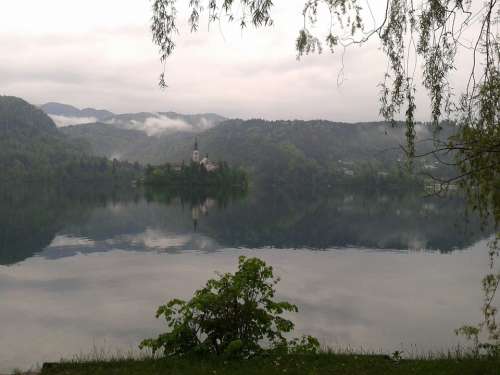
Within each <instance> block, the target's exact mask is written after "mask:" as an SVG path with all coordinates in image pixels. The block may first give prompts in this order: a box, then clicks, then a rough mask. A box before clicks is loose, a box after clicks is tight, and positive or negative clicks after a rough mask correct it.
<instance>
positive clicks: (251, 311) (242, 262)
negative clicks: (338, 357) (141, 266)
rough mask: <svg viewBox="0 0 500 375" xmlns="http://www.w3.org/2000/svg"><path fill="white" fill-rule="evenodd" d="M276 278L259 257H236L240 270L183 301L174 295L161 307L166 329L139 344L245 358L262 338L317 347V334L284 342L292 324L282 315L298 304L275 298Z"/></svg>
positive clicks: (278, 344)
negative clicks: (174, 297)
mask: <svg viewBox="0 0 500 375" xmlns="http://www.w3.org/2000/svg"><path fill="white" fill-rule="evenodd" d="M278 281H279V279H277V278H274V275H273V269H272V267H270V266H267V265H266V264H265V263H264V262H263V261H262V260H260V259H258V258H249V259H247V258H245V257H243V256H242V257H240V258H239V264H238V271H237V272H235V273H234V274H231V273H226V274H223V275H219V278H218V279H211V280H208V282H207V284H206V286H205V287H204V288H202V289H200V290H197V291H196V292H195V293H194V296H193V298H192V299H191V300H190V301H188V302H186V301H182V300H179V299H173V300H171V301H170V302H168V303H167V304H166V305H163V306H160V307H159V308H158V311H157V313H156V316H157V317H160V316H164V317H165V320H166V321H167V325H168V326H169V328H170V331H169V332H167V333H164V334H162V335H160V336H158V338H156V339H148V340H144V341H143V342H142V343H141V345H140V347H141V348H150V349H151V350H152V351H153V353H156V352H157V351H163V354H164V355H165V356H180V355H188V354H211V355H229V356H245V357H246V356H249V355H255V354H259V353H261V352H263V351H264V350H265V349H264V348H263V347H262V341H263V340H266V342H267V344H268V345H270V346H271V347H272V349H285V350H287V351H288V350H291V351H304V350H305V351H314V352H315V351H317V349H318V347H319V343H318V341H317V340H316V339H315V338H312V337H304V338H302V339H301V340H292V341H290V342H288V340H287V339H286V338H285V337H284V334H285V333H288V332H290V331H292V330H293V328H294V324H293V323H292V322H291V321H290V320H288V319H285V318H283V317H282V316H281V315H282V314H283V313H285V312H297V306H295V305H292V304H290V303H288V302H277V301H275V300H274V297H275V290H274V287H275V285H276V284H277V283H278Z"/></svg>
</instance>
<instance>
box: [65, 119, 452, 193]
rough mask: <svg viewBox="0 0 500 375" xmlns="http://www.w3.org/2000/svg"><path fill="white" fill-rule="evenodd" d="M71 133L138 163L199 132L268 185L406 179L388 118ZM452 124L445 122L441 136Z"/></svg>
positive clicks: (188, 147) (399, 137)
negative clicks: (200, 129)
mask: <svg viewBox="0 0 500 375" xmlns="http://www.w3.org/2000/svg"><path fill="white" fill-rule="evenodd" d="M63 131H64V132H65V134H67V135H68V136H69V137H71V138H74V139H83V140H85V141H87V142H88V144H90V146H91V147H92V150H93V151H94V152H95V153H96V154H97V155H100V156H106V157H119V158H122V159H124V160H131V161H138V162H140V163H144V164H161V163H165V162H174V163H180V162H181V161H182V160H186V159H187V158H188V157H189V156H190V155H191V151H192V145H193V143H194V138H195V137H198V139H199V141H200V144H201V147H202V148H203V151H204V152H208V153H209V154H210V155H211V157H212V158H215V159H220V160H226V161H227V162H228V163H229V164H230V165H232V166H236V167H241V168H243V169H244V170H245V171H247V172H248V174H249V175H250V176H251V178H252V180H253V181H255V182H263V183H267V184H289V185H294V184H308V185H328V184H332V183H338V182H339V181H343V182H349V183H355V184H357V183H366V184H373V183H376V184H386V185H394V184H407V185H411V184H413V183H414V179H413V178H412V177H411V176H409V175H408V174H407V168H406V164H405V162H406V157H405V154H404V152H403V150H402V149H401V148H400V145H401V144H404V137H405V135H404V129H402V128H400V127H397V126H396V127H392V126H390V125H388V124H386V123H382V122H379V123H377V122H375V123H359V124H345V123H334V122H329V121H319V120H318V121H265V120H249V121H243V120H228V121H224V122H222V123H220V124H218V125H217V126H215V127H213V128H210V129H208V130H205V131H203V132H198V133H193V132H181V131H178V132H174V133H168V134H158V135H156V136H148V135H147V134H146V133H145V132H143V131H140V130H138V129H132V128H130V129H124V128H123V127H118V126H116V125H113V124H87V125H77V126H70V127H67V128H64V129H63ZM453 131H454V127H453V126H452V125H451V124H443V131H442V133H441V134H442V136H443V137H448V136H449V135H450V134H452V132H453ZM431 132H432V130H431V129H429V128H428V127H427V126H426V125H424V124H420V125H419V127H418V138H419V143H418V151H419V152H426V151H428V150H430V149H431V148H432V146H433V144H432V143H428V142H423V140H425V139H426V138H430V136H431V134H432V133H431ZM438 165H439V169H440V171H439V172H440V173H441V174H445V175H450V174H452V173H453V170H451V169H450V168H443V165H442V164H440V163H438V162H437V161H436V160H435V159H431V158H430V157H427V158H419V159H417V160H416V161H415V171H416V172H417V173H418V172H428V171H429V169H432V170H433V172H437V171H435V170H436V169H438Z"/></svg>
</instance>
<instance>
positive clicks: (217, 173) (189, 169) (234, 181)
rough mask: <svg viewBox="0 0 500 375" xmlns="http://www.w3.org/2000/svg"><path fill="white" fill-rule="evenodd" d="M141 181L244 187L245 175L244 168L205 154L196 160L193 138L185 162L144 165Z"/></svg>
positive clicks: (173, 185)
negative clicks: (187, 160)
mask: <svg viewBox="0 0 500 375" xmlns="http://www.w3.org/2000/svg"><path fill="white" fill-rule="evenodd" d="M143 183H144V184H145V185H155V186H172V187H195V188H200V187H210V188H217V189H242V190H246V189H247V188H248V177H247V174H246V173H245V171H243V170H242V169H240V168H234V167H230V166H229V165H228V164H227V163H226V162H224V161H221V162H217V163H216V162H213V161H211V160H210V159H209V158H208V154H207V155H206V156H205V157H203V158H202V159H200V152H199V150H198V140H196V141H195V143H194V148H193V154H192V157H191V161H190V163H189V164H186V163H185V162H184V161H183V162H182V163H181V164H172V163H165V164H162V165H159V166H151V165H148V166H147V167H146V171H145V176H144V179H143Z"/></svg>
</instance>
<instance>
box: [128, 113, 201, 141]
mask: <svg viewBox="0 0 500 375" xmlns="http://www.w3.org/2000/svg"><path fill="white" fill-rule="evenodd" d="M131 124H132V126H133V128H134V129H137V130H142V131H143V132H145V133H146V134H147V135H149V136H154V135H159V134H162V133H164V132H167V131H188V132H191V131H194V127H193V126H192V125H190V124H188V123H187V122H185V121H183V120H180V119H171V118H169V117H167V116H159V117H149V118H147V119H146V121H144V122H140V121H132V122H131Z"/></svg>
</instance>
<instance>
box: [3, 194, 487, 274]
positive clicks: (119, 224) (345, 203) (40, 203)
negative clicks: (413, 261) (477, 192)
mask: <svg viewBox="0 0 500 375" xmlns="http://www.w3.org/2000/svg"><path fill="white" fill-rule="evenodd" d="M0 212H1V215H0V228H1V229H0V264H14V263H16V262H19V261H22V260H24V259H26V258H29V257H31V256H33V255H35V254H41V255H43V256H45V257H48V258H58V257H62V256H71V255H74V254H76V253H93V252H104V251H109V250H113V249H123V250H134V251H144V250H154V251H169V252H179V251H185V250H199V251H207V252H210V251H216V250H218V249H222V248H227V247H231V248H253V249H255V248H287V249H303V248H308V249H331V248H346V247H358V248H369V249H379V250H383V249H390V250H408V249H426V250H440V251H443V252H447V251H451V250H453V249H461V248H465V247H468V246H471V245H472V244H474V243H475V242H477V241H478V240H480V239H482V238H485V237H486V236H488V231H486V232H483V231H482V230H481V228H480V223H479V220H478V219H477V217H475V216H471V217H469V218H468V219H467V220H465V219H464V212H465V206H464V201H463V200H462V199H461V198H460V197H458V196H453V197H448V198H436V197H435V198H424V197H422V196H421V195H420V194H418V193H412V192H399V191H393V192H377V191H363V190H360V191H353V190H352V189H347V188H346V189H337V190H333V191H331V192H330V194H328V195H314V194H309V195H300V194H290V193H286V192H284V191H280V190H265V191H259V190H257V191H254V192H252V193H251V194H250V195H249V196H245V194H244V193H241V192H222V193H221V192H218V193H210V192H206V191H191V192H178V191H169V190H146V191H142V190H139V189H133V188H129V187H116V186H114V187H113V186H111V187H110V186H100V187H99V186H98V187H93V188H91V189H90V188H88V189H84V188H83V187H81V186H73V187H53V186H52V187H49V186H30V185H26V186H23V187H22V188H20V187H15V188H11V189H5V188H4V189H0Z"/></svg>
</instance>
